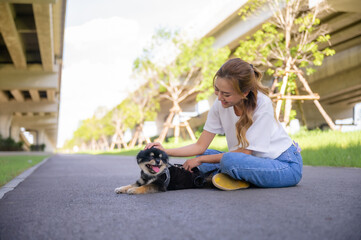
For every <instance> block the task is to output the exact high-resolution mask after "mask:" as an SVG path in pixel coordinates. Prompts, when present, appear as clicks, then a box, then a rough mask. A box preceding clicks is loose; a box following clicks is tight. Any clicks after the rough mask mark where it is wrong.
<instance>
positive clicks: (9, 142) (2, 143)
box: [0, 135, 24, 151]
mask: <svg viewBox="0 0 361 240" xmlns="http://www.w3.org/2000/svg"><path fill="white" fill-rule="evenodd" d="M23 145H24V143H23V142H21V141H20V142H16V141H15V140H14V139H12V138H11V137H8V138H2V136H1V135H0V151H23Z"/></svg>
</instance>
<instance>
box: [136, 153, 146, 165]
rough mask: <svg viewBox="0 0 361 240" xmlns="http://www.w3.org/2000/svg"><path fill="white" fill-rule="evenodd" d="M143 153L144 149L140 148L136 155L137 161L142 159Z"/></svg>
mask: <svg viewBox="0 0 361 240" xmlns="http://www.w3.org/2000/svg"><path fill="white" fill-rule="evenodd" d="M144 153H145V151H144V150H142V151H140V152H139V153H138V154H137V156H136V159H137V163H139V162H141V161H142V160H143V158H144Z"/></svg>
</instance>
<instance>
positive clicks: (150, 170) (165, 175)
mask: <svg viewBox="0 0 361 240" xmlns="http://www.w3.org/2000/svg"><path fill="white" fill-rule="evenodd" d="M136 158H137V163H138V165H139V167H140V169H141V172H140V178H139V179H138V180H137V181H136V182H135V183H134V184H131V185H127V186H123V187H119V188H116V189H115V190H114V191H115V193H117V194H119V193H127V194H146V193H156V192H165V191H167V190H179V189H187V188H200V187H202V186H203V184H204V182H205V181H204V177H203V175H202V174H201V173H200V172H199V171H198V169H192V172H189V171H186V170H185V169H184V168H183V167H181V165H178V166H175V165H172V164H170V163H169V158H168V155H167V154H166V153H165V152H164V151H162V150H160V149H158V148H154V147H153V148H150V149H146V150H143V151H140V152H139V153H138V155H137V157H136Z"/></svg>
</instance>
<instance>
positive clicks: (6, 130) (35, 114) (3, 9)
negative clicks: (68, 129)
mask: <svg viewBox="0 0 361 240" xmlns="http://www.w3.org/2000/svg"><path fill="white" fill-rule="evenodd" d="M65 12H66V0H4V1H1V2H0V134H1V135H2V137H3V138H6V137H11V138H13V139H14V140H16V141H19V140H23V141H25V143H26V145H27V146H28V145H29V142H27V140H26V138H25V137H24V130H26V131H29V132H31V133H32V135H33V136H34V144H35V145H41V144H45V150H46V151H53V150H54V149H55V148H56V141H57V131H58V115H59V104H60V85H61V71H62V58H63V39H64V24H65Z"/></svg>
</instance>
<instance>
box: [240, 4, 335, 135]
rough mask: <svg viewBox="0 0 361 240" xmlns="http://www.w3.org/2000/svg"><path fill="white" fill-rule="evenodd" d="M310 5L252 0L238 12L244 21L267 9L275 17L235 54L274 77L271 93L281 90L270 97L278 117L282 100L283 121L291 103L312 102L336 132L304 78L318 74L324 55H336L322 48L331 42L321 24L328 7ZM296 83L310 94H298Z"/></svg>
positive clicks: (249, 38)
mask: <svg viewBox="0 0 361 240" xmlns="http://www.w3.org/2000/svg"><path fill="white" fill-rule="evenodd" d="M307 4H308V1H302V0H287V1H286V0H283V1H282V0H281V1H277V0H249V1H248V2H247V3H246V4H245V5H244V7H243V8H242V9H241V10H240V12H239V14H240V16H241V18H242V19H246V18H247V17H248V16H250V15H251V14H255V13H256V12H257V11H260V10H264V9H265V8H268V10H271V11H272V13H273V17H272V18H271V19H270V20H269V22H267V23H265V24H263V26H262V29H260V30H258V31H257V32H256V33H255V34H253V36H252V37H248V38H247V39H246V40H242V41H240V45H239V47H238V48H237V49H236V51H235V53H234V54H235V56H237V57H240V58H243V59H244V60H246V61H249V62H252V63H253V64H255V65H258V66H261V67H264V68H266V69H267V71H266V72H267V73H268V74H269V75H273V76H274V78H275V82H274V85H273V86H272V90H273V89H275V87H276V86H278V88H279V91H278V93H276V94H271V97H272V98H274V99H276V100H277V105H276V115H277V117H279V116H280V112H281V107H282V103H283V101H285V110H284V122H286V123H288V121H289V118H290V114H291V108H292V100H301V99H302V100H313V102H314V104H315V105H316V107H317V108H318V109H319V111H320V113H321V114H322V116H323V117H324V118H325V120H326V122H327V123H328V125H329V126H330V128H331V129H335V125H334V123H333V122H332V120H331V118H330V117H329V116H328V115H327V113H326V112H325V110H324V109H323V108H322V106H321V104H320V103H319V101H318V100H319V98H320V97H319V96H318V94H316V93H313V91H312V90H311V88H310V86H309V84H308V82H307V80H306V77H305V72H306V75H310V74H312V73H314V72H315V66H320V65H322V62H323V59H324V57H325V56H331V55H333V54H335V51H334V50H332V49H330V48H328V47H326V48H325V49H322V50H320V49H319V46H320V45H321V44H324V43H327V42H328V43H329V40H330V36H329V35H328V34H327V28H326V26H325V25H321V24H320V19H319V18H320V15H321V14H322V13H323V12H325V11H326V10H327V9H328V6H327V5H326V4H324V3H322V4H318V5H316V6H314V7H309V6H307ZM296 80H298V81H299V82H300V83H301V84H302V85H303V86H304V87H305V89H306V91H307V93H308V95H306V96H305V95H303V96H300V95H299V90H298V86H297V84H296ZM303 119H304V117H303Z"/></svg>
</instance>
